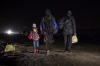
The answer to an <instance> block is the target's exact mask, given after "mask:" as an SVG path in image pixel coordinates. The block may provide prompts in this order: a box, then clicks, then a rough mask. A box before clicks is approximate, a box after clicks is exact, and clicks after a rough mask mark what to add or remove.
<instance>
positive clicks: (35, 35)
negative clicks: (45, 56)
mask: <svg viewBox="0 0 100 66" xmlns="http://www.w3.org/2000/svg"><path fill="white" fill-rule="evenodd" d="M28 38H29V39H30V40H33V45H34V54H36V53H38V49H39V39H40V37H39V34H38V30H37V27H36V24H33V31H32V32H31V33H30V35H29V36H28Z"/></svg>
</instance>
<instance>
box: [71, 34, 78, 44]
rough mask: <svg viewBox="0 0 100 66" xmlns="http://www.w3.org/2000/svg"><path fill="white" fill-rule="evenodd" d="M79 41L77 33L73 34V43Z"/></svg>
mask: <svg viewBox="0 0 100 66" xmlns="http://www.w3.org/2000/svg"><path fill="white" fill-rule="evenodd" d="M77 42H78V38H77V36H76V35H73V36H72V43H73V44H74V43H77Z"/></svg>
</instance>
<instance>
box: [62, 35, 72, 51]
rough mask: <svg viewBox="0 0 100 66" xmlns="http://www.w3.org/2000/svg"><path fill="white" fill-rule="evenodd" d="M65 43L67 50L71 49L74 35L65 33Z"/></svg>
mask: <svg viewBox="0 0 100 66" xmlns="http://www.w3.org/2000/svg"><path fill="white" fill-rule="evenodd" d="M64 44H65V50H66V51H67V50H68V51H69V50H71V47H72V35H71V34H70V35H65V36H64Z"/></svg>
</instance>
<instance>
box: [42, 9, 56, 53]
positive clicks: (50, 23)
mask: <svg viewBox="0 0 100 66" xmlns="http://www.w3.org/2000/svg"><path fill="white" fill-rule="evenodd" d="M40 30H41V34H43V35H44V40H45V43H46V51H47V54H49V53H50V52H49V51H50V46H51V44H52V43H53V42H54V38H53V34H55V33H57V31H58V28H57V23H56V21H55V18H54V16H53V15H52V14H51V11H50V10H49V9H47V10H46V15H45V16H44V17H43V19H42V22H41V23H40Z"/></svg>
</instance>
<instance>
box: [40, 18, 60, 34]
mask: <svg viewBox="0 0 100 66" xmlns="http://www.w3.org/2000/svg"><path fill="white" fill-rule="evenodd" d="M52 26H53V27H52V28H53V30H54V32H53V34H56V33H57V32H58V26H57V23H56V21H55V19H53V20H52ZM40 32H41V34H43V33H44V29H43V23H42V22H40Z"/></svg>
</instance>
